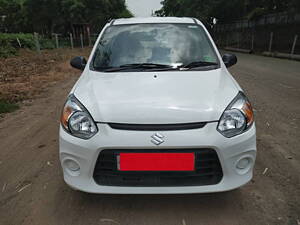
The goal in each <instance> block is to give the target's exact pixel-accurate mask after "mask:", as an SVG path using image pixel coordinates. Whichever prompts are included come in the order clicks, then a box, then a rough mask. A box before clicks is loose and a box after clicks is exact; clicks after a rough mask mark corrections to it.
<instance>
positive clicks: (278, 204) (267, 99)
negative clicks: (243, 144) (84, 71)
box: [0, 54, 300, 225]
mask: <svg viewBox="0 0 300 225" xmlns="http://www.w3.org/2000/svg"><path fill="white" fill-rule="evenodd" d="M237 56H238V60H239V62H238V64H237V65H236V66H234V67H232V69H231V72H232V74H233V75H234V77H235V78H236V79H237V80H238V82H239V83H240V85H241V86H242V88H243V89H244V90H245V92H246V94H247V95H248V97H249V98H250V100H251V101H252V102H253V104H254V108H255V114H256V124H257V135H258V137H257V138H258V157H257V163H256V167H255V175H254V179H253V180H252V181H251V182H250V183H249V184H247V185H246V186H244V187H242V188H240V189H238V190H235V191H231V192H226V193H216V194H193V195H92V194H86V193H81V192H77V191H73V190H72V189H70V188H69V187H67V186H66V185H65V183H64V182H63V179H62V173H61V168H60V165H59V161H58V125H59V121H58V118H59V115H60V110H61V107H62V105H63V103H64V101H65V98H66V96H67V94H68V92H69V91H70V89H71V87H72V86H73V84H74V83H75V81H76V80H77V78H78V76H79V74H78V72H76V71H74V70H71V69H70V67H69V65H68V62H66V61H65V62H60V63H57V64H55V65H53V68H52V67H51V68H50V69H49V71H44V72H49V73H53V71H56V72H57V71H58V72H59V73H67V75H66V76H65V77H66V78H65V79H62V80H58V81H56V82H55V85H52V86H51V87H49V88H47V89H46V90H45V91H43V92H42V94H40V95H39V98H36V99H34V100H33V101H31V102H30V104H23V105H22V107H21V109H20V110H18V111H16V112H14V113H11V114H8V115H5V116H4V117H3V118H2V119H1V121H0V140H1V141H0V224H1V225H2V224H3V225H14V224H16V225H19V224H24V225H27V224H28V225H29V224H39V225H40V224H51V225H52V224H59V225H60V224H61V225H68V224H72V225H75V224H80V225H81V224H82V225H89V224H93V225H94V224H100V225H102V224H103V225H113V224H121V225H142V224H143V225H148V224H149V225H154V224H155V225H158V224H159V225H160V224H161V225H177V224H178V225H202V224H203V225H210V224H216V225H222V224H223V225H235V224H236V225H248V224H249V225H253V224H255V225H260V224H261V225H271V224H272V225H276V224H278V225H282V224H287V225H299V224H300V204H299V202H300V197H299V196H300V177H299V174H300V164H299V161H300V152H299V151H300V148H299V147H300V138H299V137H300V133H299V126H300V116H299V115H300V114H299V112H300V104H299V103H300V63H299V62H294V61H288V60H281V59H273V58H265V57H261V56H254V55H246V54H237ZM57 68H59V70H57Z"/></svg>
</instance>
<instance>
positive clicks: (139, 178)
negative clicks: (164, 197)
mask: <svg viewBox="0 0 300 225" xmlns="http://www.w3.org/2000/svg"><path fill="white" fill-rule="evenodd" d="M123 152H124V153H125V152H126V153H132V152H134V153H138V152H143V153H144V152H150V153H151V152H155V153H156V152H159V153H164V152H170V153H171V152H172V153H180V152H184V153H187V152H194V153H195V171H183V172H181V171H171V172H169V171H168V172H165V171H162V172H160V171H158V172H157V171H119V170H118V162H117V156H118V155H119V154H120V153H123ZM222 177H223V172H222V168H221V165H220V161H219V158H218V155H217V153H216V152H215V150H213V149H176V150H174V149H163V150H162V149H161V150H158V149H156V150H153V149H152V150H149V149H147V150H141V149H139V150H137V149H135V150H132V149H131V150H124V149H121V150H118V149H109V150H102V151H101V153H100V154H99V157H98V159H97V163H96V166H95V170H94V180H95V182H96V183H97V184H99V185H106V186H127V187H130V186H134V187H172V186H202V185H213V184H218V183H219V182H220V181H221V180H222Z"/></svg>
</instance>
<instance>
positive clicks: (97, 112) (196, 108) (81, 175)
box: [59, 17, 256, 194]
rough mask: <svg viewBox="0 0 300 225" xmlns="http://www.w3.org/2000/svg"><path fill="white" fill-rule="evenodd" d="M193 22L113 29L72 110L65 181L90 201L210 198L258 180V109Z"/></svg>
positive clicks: (151, 21) (114, 25)
mask: <svg viewBox="0 0 300 225" xmlns="http://www.w3.org/2000/svg"><path fill="white" fill-rule="evenodd" d="M236 62H237V59H236V57H235V56H234V55H231V54H225V55H224V56H223V58H222V57H221V56H220V54H219V52H218V50H217V48H216V46H215V44H214V42H213V40H212V38H211V37H210V35H209V33H208V32H207V30H206V29H205V27H204V26H203V24H202V23H201V22H200V21H198V20H196V19H193V18H172V17H169V18H168V17H165V18H159V17H152V18H131V19H117V20H113V21H111V22H110V23H108V24H107V25H106V26H105V27H104V29H103V31H102V32H101V34H100V35H99V38H98V39H97V41H96V44H95V46H94V48H93V50H92V52H91V56H90V58H89V60H88V61H86V60H85V59H84V58H83V57H76V58H74V59H73V60H72V61H71V65H72V66H73V67H75V68H78V69H81V70H83V73H82V75H81V77H80V79H79V80H78V82H77V83H76V85H75V86H74V88H73V89H72V91H71V93H70V95H69V96H68V99H67V101H66V103H65V106H64V108H63V112H62V117H61V126H60V143H59V149H60V153H59V154H60V161H61V165H62V168H63V174H64V180H65V181H66V183H67V184H68V185H69V186H71V187H72V188H74V189H77V190H81V191H84V192H90V193H116V194H153V193H160V194H162V193H169V194H170V193H205V192H220V191H227V190H231V189H235V188H238V187H240V186H241V185H244V184H246V183H247V182H249V181H250V180H251V178H252V173H253V166H254V162H255V157H256V132H255V124H254V119H253V111H252V107H251V104H250V102H249V101H248V99H247V97H246V96H245V94H244V93H243V91H242V89H241V88H240V86H239V85H238V84H237V82H236V81H235V80H234V79H233V77H232V76H231V75H230V74H229V72H228V70H227V67H230V66H232V65H234V64H235V63H236Z"/></svg>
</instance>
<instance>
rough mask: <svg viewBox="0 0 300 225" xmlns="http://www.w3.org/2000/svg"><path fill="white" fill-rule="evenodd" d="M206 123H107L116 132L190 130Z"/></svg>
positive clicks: (201, 126)
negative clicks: (116, 130)
mask: <svg viewBox="0 0 300 225" xmlns="http://www.w3.org/2000/svg"><path fill="white" fill-rule="evenodd" d="M206 124H207V123H206V122H200V123H177V124H127V123H109V124H108V125H109V126H110V127H111V128H113V129H118V130H142V131H163V130H191V129H199V128H203V127H204V126H205V125H206Z"/></svg>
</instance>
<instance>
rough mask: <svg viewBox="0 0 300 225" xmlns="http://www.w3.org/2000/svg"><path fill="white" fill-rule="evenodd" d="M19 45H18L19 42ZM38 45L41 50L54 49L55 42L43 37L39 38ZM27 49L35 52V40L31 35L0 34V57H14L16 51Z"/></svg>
mask: <svg viewBox="0 0 300 225" xmlns="http://www.w3.org/2000/svg"><path fill="white" fill-rule="evenodd" d="M18 40H19V42H20V44H21V46H20V44H19V42H18ZM39 43H40V47H41V49H54V48H55V41H54V40H51V39H47V38H43V37H39ZM20 48H28V49H32V50H35V49H36V46H35V40H34V36H33V34H23V33H19V34H7V33H0V57H8V56H11V55H16V54H17V52H18V49H20Z"/></svg>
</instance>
